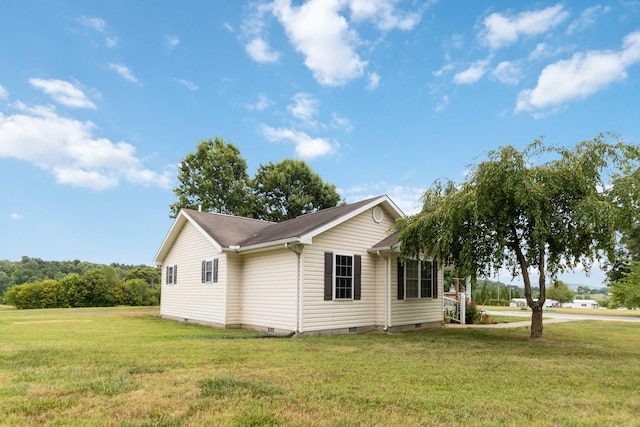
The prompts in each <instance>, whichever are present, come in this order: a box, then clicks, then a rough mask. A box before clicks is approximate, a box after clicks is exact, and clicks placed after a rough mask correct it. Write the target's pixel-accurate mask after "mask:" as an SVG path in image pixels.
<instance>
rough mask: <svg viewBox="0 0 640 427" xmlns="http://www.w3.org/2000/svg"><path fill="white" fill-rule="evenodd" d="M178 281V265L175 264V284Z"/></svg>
mask: <svg viewBox="0 0 640 427" xmlns="http://www.w3.org/2000/svg"><path fill="white" fill-rule="evenodd" d="M176 283H178V266H177V265H174V266H173V284H174V285H175V284H176Z"/></svg>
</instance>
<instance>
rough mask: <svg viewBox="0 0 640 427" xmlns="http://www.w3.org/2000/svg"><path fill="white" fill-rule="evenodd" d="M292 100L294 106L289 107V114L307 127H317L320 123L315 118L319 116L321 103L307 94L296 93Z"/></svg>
mask: <svg viewBox="0 0 640 427" xmlns="http://www.w3.org/2000/svg"><path fill="white" fill-rule="evenodd" d="M291 99H292V100H293V104H290V105H288V106H287V111H289V114H291V115H292V116H293V117H295V118H296V119H298V120H300V121H301V122H302V124H303V125H305V126H307V127H314V128H315V127H317V126H318V123H317V122H316V120H315V117H316V116H317V115H318V106H319V105H320V101H318V100H317V99H316V98H314V97H313V95H311V94H308V93H305V92H299V93H296V94H295V95H293V97H292V98H291Z"/></svg>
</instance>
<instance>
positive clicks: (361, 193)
mask: <svg viewBox="0 0 640 427" xmlns="http://www.w3.org/2000/svg"><path fill="white" fill-rule="evenodd" d="M339 191H340V193H341V194H342V196H343V197H344V198H345V200H346V201H347V202H349V203H352V202H357V201H359V200H364V199H368V198H370V197H375V196H379V195H381V194H386V195H388V196H389V197H390V198H391V200H393V201H394V203H395V204H396V205H397V206H398V207H399V208H400V210H401V211H402V212H404V213H405V214H406V215H413V214H416V213H418V212H420V210H421V209H422V197H423V195H424V192H425V191H426V189H425V188H421V187H405V186H402V185H394V184H390V183H388V182H384V181H382V182H378V183H374V184H363V185H358V186H354V187H349V188H346V189H339Z"/></svg>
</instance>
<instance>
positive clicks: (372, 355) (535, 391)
mask: <svg viewBox="0 0 640 427" xmlns="http://www.w3.org/2000/svg"><path fill="white" fill-rule="evenodd" d="M157 314H158V310H157V308H108V309H55V310H24V311H18V310H12V309H6V308H4V309H0V424H2V425H10V426H25V425H50V426H67V425H74V426H76V425H78V426H84V425H87V426H218V425H220V426H229V425H231V426H233V425H237V426H260V425H284V426H287V425H292V426H354V425H356V426H357V425H361V426H371V425H379V426H415V425H427V426H431V425H450V426H454V425H455V426H457V425H469V426H473V425H481V426H491V425H496V426H498V425H499V426H502V425H511V426H523V425H538V426H545V425H548V426H552V425H562V426H606V425H609V426H637V425H639V424H640V363H638V361H639V360H640V324H637V323H626V322H601V321H580V322H567V323H557V324H549V325H547V326H546V327H545V330H544V339H542V340H539V341H530V340H529V339H528V336H529V328H528V327H521V328H516V329H454V328H449V329H439V330H432V331H423V332H411V333H405V334H383V333H369V334H356V335H342V336H326V337H307V338H290V339H252V338H247V337H249V336H251V335H253V334H254V332H250V331H230V330H215V329H211V328H206V327H202V326H198V325H194V324H185V323H178V322H173V321H169V320H164V319H161V318H159V317H158V316H157ZM229 335H234V336H239V337H244V338H241V339H229V338H223V337H225V336H229Z"/></svg>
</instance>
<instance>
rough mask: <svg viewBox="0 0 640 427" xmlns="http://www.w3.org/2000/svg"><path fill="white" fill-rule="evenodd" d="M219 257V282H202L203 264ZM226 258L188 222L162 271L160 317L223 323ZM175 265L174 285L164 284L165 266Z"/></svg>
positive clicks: (168, 254)
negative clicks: (176, 278)
mask: <svg viewBox="0 0 640 427" xmlns="http://www.w3.org/2000/svg"><path fill="white" fill-rule="evenodd" d="M212 258H218V259H219V261H218V282H217V283H202V280H201V277H202V276H201V273H202V261H203V260H205V259H212ZM225 260H226V257H225V256H224V255H222V254H221V253H219V252H217V251H216V249H215V248H214V246H213V245H212V244H211V242H210V241H208V240H207V239H206V238H205V237H204V236H203V235H202V234H201V233H200V232H199V231H198V230H197V229H196V228H195V227H194V226H193V225H192V224H191V223H190V222H186V223H185V224H184V225H183V227H182V230H181V231H180V233H179V235H178V237H177V238H176V240H175V242H174V243H173V245H172V247H171V248H170V249H169V251H168V253H167V256H166V257H165V259H164V263H163V268H162V304H161V306H160V314H161V315H162V316H163V317H170V318H175V319H180V320H184V321H194V322H202V323H210V324H216V325H223V324H224V323H225V317H224V312H225V292H226V290H225V287H226V286H225V283H226V280H225V279H226V262H225ZM170 265H177V266H178V280H177V283H176V284H173V285H168V284H166V277H165V275H166V268H165V267H166V266H170Z"/></svg>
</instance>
